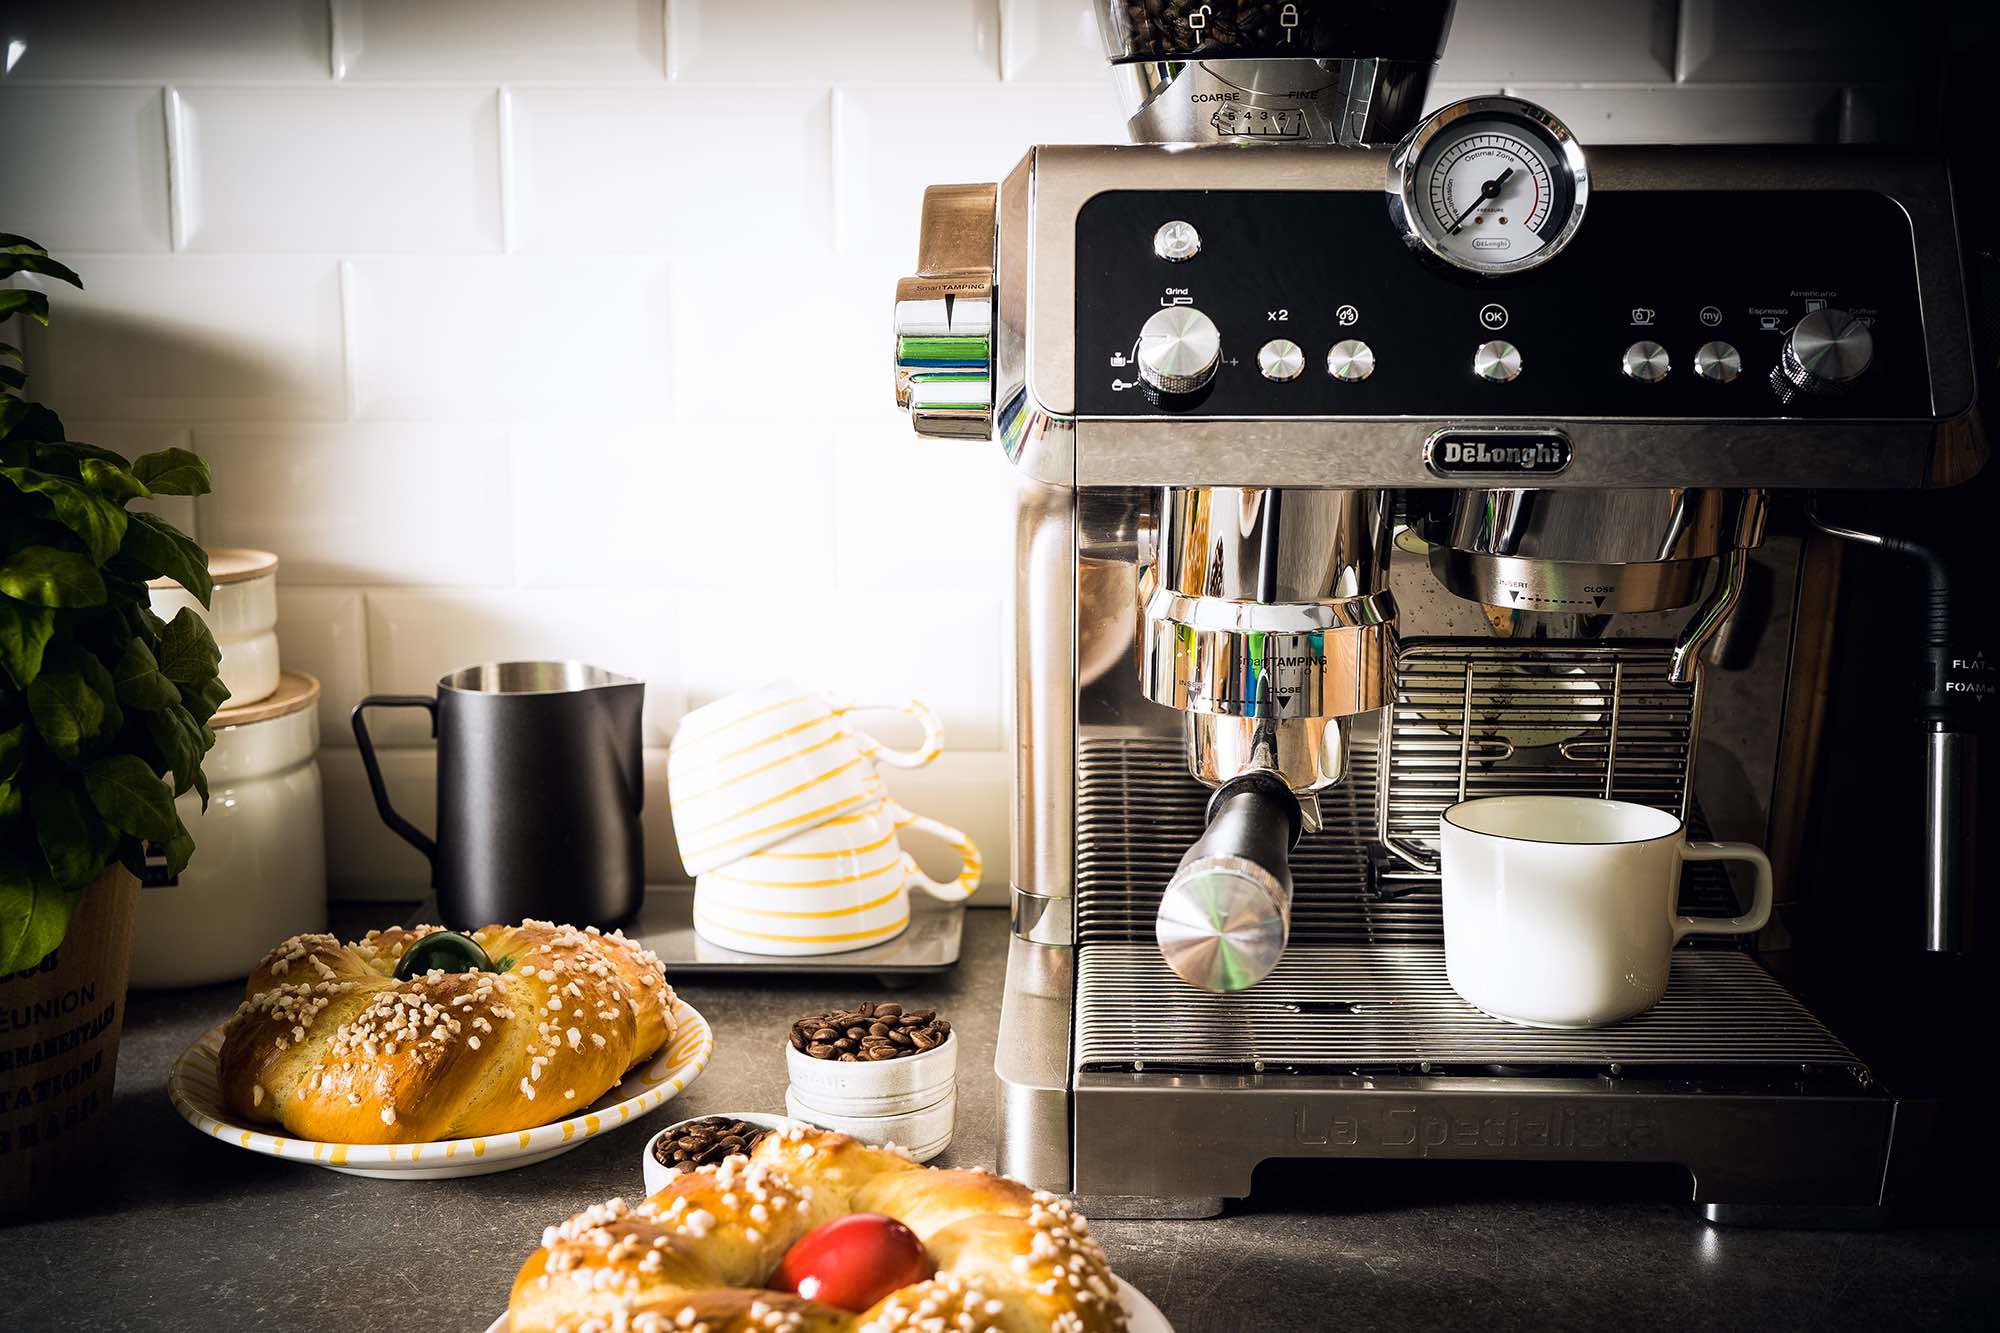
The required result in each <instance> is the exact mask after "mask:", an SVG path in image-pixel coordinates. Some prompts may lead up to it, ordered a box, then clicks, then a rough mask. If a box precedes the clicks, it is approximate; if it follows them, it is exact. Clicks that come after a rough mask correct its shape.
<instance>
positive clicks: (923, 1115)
mask: <svg viewBox="0 0 2000 1333" xmlns="http://www.w3.org/2000/svg"><path fill="white" fill-rule="evenodd" d="M785 1110H787V1111H788V1112H790V1113H791V1117H792V1119H794V1120H803V1121H805V1122H806V1123H807V1124H809V1125H818V1126H819V1127H820V1128H821V1129H831V1130H834V1131H836V1132H838V1133H841V1134H852V1135H853V1136H854V1137H855V1138H857V1139H860V1140H861V1141H862V1142H863V1143H872V1144H874V1145H875V1146H877V1147H884V1146H886V1145H888V1144H891V1143H893V1144H896V1145H898V1146H899V1147H902V1148H906V1149H908V1150H909V1153H910V1156H912V1157H914V1158H916V1159H917V1160H918V1161H919V1162H928V1161H930V1160H931V1158H933V1157H935V1156H937V1155H938V1154H939V1153H941V1152H943V1151H944V1150H945V1149H946V1148H948V1147H950V1146H951V1126H952V1121H953V1120H954V1119H956V1118H957V1115H958V1092H957V1090H956V1089H949V1090H947V1091H946V1092H945V1094H944V1099H943V1100H942V1101H940V1102H937V1103H936V1104H934V1105H931V1106H926V1107H923V1108H921V1109H919V1110H915V1111H905V1112H903V1113H902V1114H900V1115H835V1114H833V1113H832V1112H830V1111H822V1110H820V1109H819V1108H818V1107H816V1106H814V1105H813V1104H812V1103H810V1102H808V1101H805V1100H803V1099H802V1098H801V1097H800V1096H799V1090H798V1089H797V1088H789V1089H787V1090H786V1092H785Z"/></svg>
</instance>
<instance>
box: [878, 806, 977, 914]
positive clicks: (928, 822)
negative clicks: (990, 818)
mask: <svg viewBox="0 0 2000 1333" xmlns="http://www.w3.org/2000/svg"><path fill="white" fill-rule="evenodd" d="M882 811H883V813H884V814H886V815H888V816H889V819H890V821H891V822H892V823H894V824H895V826H896V831H897V832H898V833H900V832H902V831H903V830H904V829H915V830H916V831H917V832H919V833H928V834H930V835H931V836H932V837H933V838H936V839H938V840H939V841H940V842H947V843H950V844H951V845H952V846H953V847H956V848H957V849H958V855H959V859H960V861H961V863H962V864H961V865H960V867H959V871H958V878H957V879H955V880H953V881H952V882H951V883H949V884H940V883H938V882H937V881H936V880H934V879H932V878H931V877H930V876H929V875H926V874H925V873H924V871H923V867H921V866H919V865H918V864H917V859H916V858H915V857H914V856H911V855H910V854H909V853H908V852H904V853H903V872H904V874H906V875H907V876H908V877H909V883H911V884H914V885H915V886H916V887H918V888H920V889H922V890H923V891H924V892H925V893H928V894H929V895H930V896H931V897H933V898H936V899H937V900H938V901H939V902H946V903H962V902H964V901H965V900H966V899H967V898H970V897H971V896H972V891H973V890H974V889H977V888H978V887H979V876H980V872H981V870H982V868H983V867H984V864H985V863H984V862H983V861H982V860H981V859H980V856H979V847H978V845H977V844H975V843H974V842H973V841H972V839H971V838H968V837H966V836H965V834H964V833H962V832H960V831H959V830H958V829H955V828H953V827H952V826H951V825H949V824H947V823H944V822H943V821H942V820H937V819H932V818H930V817H929V816H927V815H918V814H912V813H910V812H909V811H908V810H905V809H904V808H903V807H902V806H900V805H897V804H896V803H895V802H894V801H884V802H883V803H882Z"/></svg>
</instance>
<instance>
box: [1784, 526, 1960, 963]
mask: <svg viewBox="0 0 2000 1333" xmlns="http://www.w3.org/2000/svg"><path fill="white" fill-rule="evenodd" d="M1806 519H1807V521H1808V522H1810V523H1811V524H1812V525H1813V526H1814V527H1815V528H1817V529H1819V530H1820V531H1821V532H1823V533H1825V534H1826V535H1827V536H1829V537H1838V538H1840V539H1841V540H1842V541H1847V542H1854V543H1856V544H1857V545H1861V546H1872V547H1875V548H1876V549H1878V550H1883V551H1888V552H1890V553H1891V554H1894V555H1900V556H1905V557H1907V558H1909V559H1911V560H1915V561H1917V562H1918V563H1919V564H1920V565H1921V566H1922V568H1923V574H1924V597H1923V621H1924V629H1923V674H1922V677H1921V679H1920V681H1919V705H1918V715H1919V717H1920V718H1921V720H1922V721H1923V724H1924V729H1925V731H1924V907H1925V913H1924V947H1925V948H1926V949H1929V950H1930V951H1931V952H1933V953H1958V952H1961V951H1963V950H1964V949H1965V948H1966V947H1967V934H1968V930H1967V921H1966V918H1967V911H1966V908H1967V905H1968V903H1969V902H1970V898H1971V887H1972V881H1973V874H1974V870H1973V864H1974V863H1973V835H1974V832H1975V830H1976V829H1977V827H1978V818H1979V816H1978V812H1977V807H1978V800H1977V794H1976V793H1977V790H1978V780H1977V779H1978V763H1977V760H1978V724H1979V722H1980V720H1981V714H1982V713H1983V710H1984V708H1985V705H1986V703H1987V701H1988V700H1989V699H1990V698H1991V697H1992V694H1993V668H1992V665H1991V664H1990V663H1989V662H1988V661H1987V658H1986V651H1985V649H1984V647H1982V646H1978V645H1973V644H1966V643H1962V642H1960V641H1959V640H1958V638H1957V634H1956V631H1955V628H1954V621H1953V616H1952V594H1951V577H1950V574H1949V571H1948V570H1947V569H1946V567H1945V563H1944V559H1943V557H1942V556H1940V555H1939V554H1938V552H1937V551H1936V550H1934V549H1932V548H1931V547H1928V546H1925V545H1922V544H1921V543H1918V542H1914V541H1911V540H1909V539H1908V538H1906V537H1890V536H1886V535H1884V534H1881V533H1874V532H1863V531H1861V530H1860V529H1858V528H1848V527H1842V526H1840V525H1838V524H1834V523H1829V522H1827V521H1826V520H1825V519H1823V518H1821V517H1820V513H1819V497H1818V495H1817V494H1815V495H1811V496H1808V497H1807V499H1806Z"/></svg>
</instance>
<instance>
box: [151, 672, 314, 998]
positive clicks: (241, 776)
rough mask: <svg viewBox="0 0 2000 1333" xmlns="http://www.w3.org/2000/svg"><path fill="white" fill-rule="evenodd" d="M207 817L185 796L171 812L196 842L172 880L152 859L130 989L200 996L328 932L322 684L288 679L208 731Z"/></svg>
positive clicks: (289, 675)
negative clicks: (201, 989) (192, 990)
mask: <svg viewBox="0 0 2000 1333" xmlns="http://www.w3.org/2000/svg"><path fill="white" fill-rule="evenodd" d="M208 725H209V726H210V727H211V728H213V730H214V731H215V748H214V749H212V750H210V751H209V752H208V756H207V757H206V758H205V759H204V760H203V761H202V771H203V772H205V773H206V774H207V775H208V791H209V801H208V812H207V813H206V814H204V813H202V808H201V797H200V795H199V794H198V793H196V792H195V791H193V790H192V789H190V790H189V791H188V792H186V793H185V794H184V795H182V796H180V797H177V798H176V799H175V801H174V807H175V809H176V811H178V813H179V814H180V817H181V822H182V823H183V824H185V825H187V830H188V832H189V833H190V834H192V835H193V836H194V845H195V850H194V857H193V859H192V860H190V861H189V862H188V866H187V869H185V870H183V871H182V872H181V873H180V876H179V877H178V878H176V879H172V880H169V879H167V878H166V867H165V864H164V862H163V861H160V860H158V859H157V858H154V857H151V856H149V857H148V873H147V874H146V876H145V879H144V881H143V887H142V888H141V890H140V893H139V923H138V931H137V938H136V939H135V940H134V942H133V946H132V984H133V985H134V986H197V985H204V984H207V983H209V982H215V981H227V980H230V979H232V978H236V977H243V976H247V975H249V972H250V969H251V968H253V967H255V966H256V965H257V962H258V960H259V959H261V958H262V957H263V956H264V955H265V953H266V952H268V951H269V950H270V948H271V946H272V945H274V944H276V943H278V942H279V941H280V940H283V939H286V938H288V937H289V936H292V935H297V934H301V933H303V932H306V931H314V930H324V929H326V832H325V827H324V825H323V824H322V823H321V801H320V779H319V764H318V762H317V761H316V760H315V759H314V757H313V756H314V755H315V754H316V753H317V752H318V750H319V682H318V681H317V680H315V679H313V678H312V677H311V676H309V675H306V674H305V673H304V672H302V671H287V672H285V673H284V674H283V675H282V676H281V677H280V679H279V681H278V687H277V689H276V690H274V691H273V692H272V693H271V694H270V696H269V697H268V698H266V699H264V700H262V701H261V702H258V703H254V704H248V705H245V706H243V707H238V708H225V709H223V710H222V711H220V712H218V713H217V714H216V715H215V716H214V717H213V718H212V719H210V721H209V724H208Z"/></svg>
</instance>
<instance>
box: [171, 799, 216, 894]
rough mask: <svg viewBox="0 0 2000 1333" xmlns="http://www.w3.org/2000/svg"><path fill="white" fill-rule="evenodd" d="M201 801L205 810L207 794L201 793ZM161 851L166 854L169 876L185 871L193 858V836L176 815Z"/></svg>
mask: <svg viewBox="0 0 2000 1333" xmlns="http://www.w3.org/2000/svg"><path fill="white" fill-rule="evenodd" d="M201 799H202V802H203V808H204V809H206V808H207V801H208V793H207V792H203V793H202V797H201ZM162 850H163V851H164V852H165V853H166V857H167V874H168V875H169V876H178V875H179V874H180V873H181V871H183V870H186V869H187V867H188V862H189V861H190V860H191V859H192V858H193V857H194V835H193V834H192V833H189V832H188V831H187V825H186V824H183V823H182V822H181V817H180V816H179V815H178V814H176V815H175V816H174V831H173V832H172V833H171V834H169V835H168V836H167V841H166V843H165V844H164V846H163V847H162Z"/></svg>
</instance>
